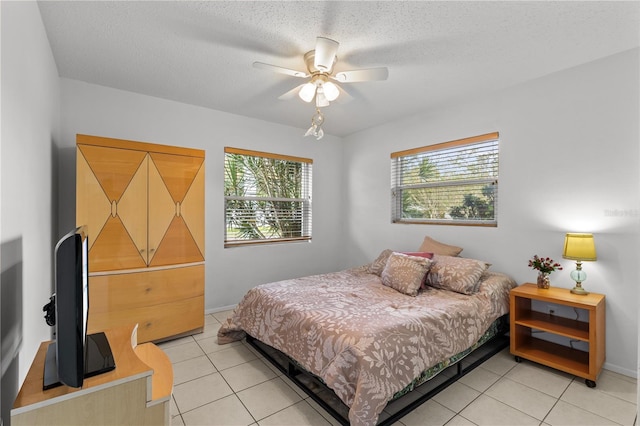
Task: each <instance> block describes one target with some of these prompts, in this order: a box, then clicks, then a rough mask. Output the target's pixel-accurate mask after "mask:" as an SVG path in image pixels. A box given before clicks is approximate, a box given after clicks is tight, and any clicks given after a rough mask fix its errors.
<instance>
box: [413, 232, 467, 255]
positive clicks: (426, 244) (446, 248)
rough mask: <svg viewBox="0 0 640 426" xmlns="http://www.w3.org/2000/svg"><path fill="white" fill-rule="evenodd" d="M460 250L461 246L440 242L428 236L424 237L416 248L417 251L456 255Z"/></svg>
mask: <svg viewBox="0 0 640 426" xmlns="http://www.w3.org/2000/svg"><path fill="white" fill-rule="evenodd" d="M462 250H463V249H462V247H457V246H451V245H449V244H445V243H441V242H440V241H436V240H434V239H433V238H431V237H429V236H426V237H424V241H422V245H421V246H420V248H419V249H418V251H423V252H429V253H435V254H439V255H441V256H457V255H459V254H460V252H461V251H462Z"/></svg>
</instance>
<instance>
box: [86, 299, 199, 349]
mask: <svg viewBox="0 0 640 426" xmlns="http://www.w3.org/2000/svg"><path fill="white" fill-rule="evenodd" d="M130 324H138V342H139V343H142V342H149V341H154V340H160V339H165V338H167V337H169V336H175V335H180V334H184V333H186V332H198V331H202V328H203V327H204V295H201V296H198V297H193V298H189V299H182V300H177V301H174V302H171V303H163V304H159V305H153V306H141V307H138V308H133V309H124V310H118V311H107V312H94V311H93V310H92V308H91V306H90V307H89V327H88V328H89V333H95V332H97V331H102V330H105V329H107V328H113V327H118V326H122V325H130Z"/></svg>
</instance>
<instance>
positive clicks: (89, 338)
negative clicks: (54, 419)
mask: <svg viewBox="0 0 640 426" xmlns="http://www.w3.org/2000/svg"><path fill="white" fill-rule="evenodd" d="M54 268H55V293H54V295H53V297H52V298H51V303H53V304H54V308H55V320H54V321H49V320H48V321H47V322H48V323H51V322H53V323H54V326H55V336H54V341H53V342H52V343H51V344H49V347H48V349H47V356H46V360H45V367H44V381H43V389H50V388H52V387H56V386H60V385H62V384H64V385H67V386H70V387H74V388H79V387H82V384H83V382H84V379H85V378H86V377H91V376H95V375H97V374H101V373H106V372H107V371H111V370H113V369H114V368H115V361H114V358H113V354H112V352H111V347H110V346H109V341H108V340H107V337H106V335H105V334H104V333H103V332H100V333H95V334H91V335H87V322H88V320H89V238H88V235H87V228H86V226H80V227H78V228H76V229H74V230H72V231H71V232H69V233H68V234H66V235H65V236H64V237H62V238H61V239H60V241H58V244H56V247H55V251H54Z"/></svg>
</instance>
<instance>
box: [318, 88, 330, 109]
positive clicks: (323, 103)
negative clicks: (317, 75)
mask: <svg viewBox="0 0 640 426" xmlns="http://www.w3.org/2000/svg"><path fill="white" fill-rule="evenodd" d="M327 106H329V99H327V96H326V94H325V93H324V91H323V90H322V87H318V91H317V92H316V107H318V108H321V107H327Z"/></svg>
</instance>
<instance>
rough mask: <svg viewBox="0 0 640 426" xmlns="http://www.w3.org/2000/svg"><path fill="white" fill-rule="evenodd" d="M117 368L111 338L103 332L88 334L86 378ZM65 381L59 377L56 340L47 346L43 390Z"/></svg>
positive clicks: (60, 384)
mask: <svg viewBox="0 0 640 426" xmlns="http://www.w3.org/2000/svg"><path fill="white" fill-rule="evenodd" d="M115 368H116V363H115V360H114V358H113V353H111V346H110V345H109V340H107V336H106V335H105V334H104V333H103V332H98V333H94V334H89V335H87V341H86V345H85V366H84V378H85V379H86V378H87V377H93V376H97V375H98V374H103V373H106V372H108V371H112V370H113V369H115ZM63 384H64V383H62V382H61V381H60V379H59V378H58V363H57V361H56V342H53V343H51V344H50V345H49V347H48V348H47V356H46V358H45V362H44V377H43V380H42V390H47V389H51V388H55V387H58V386H62V385H63Z"/></svg>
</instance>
